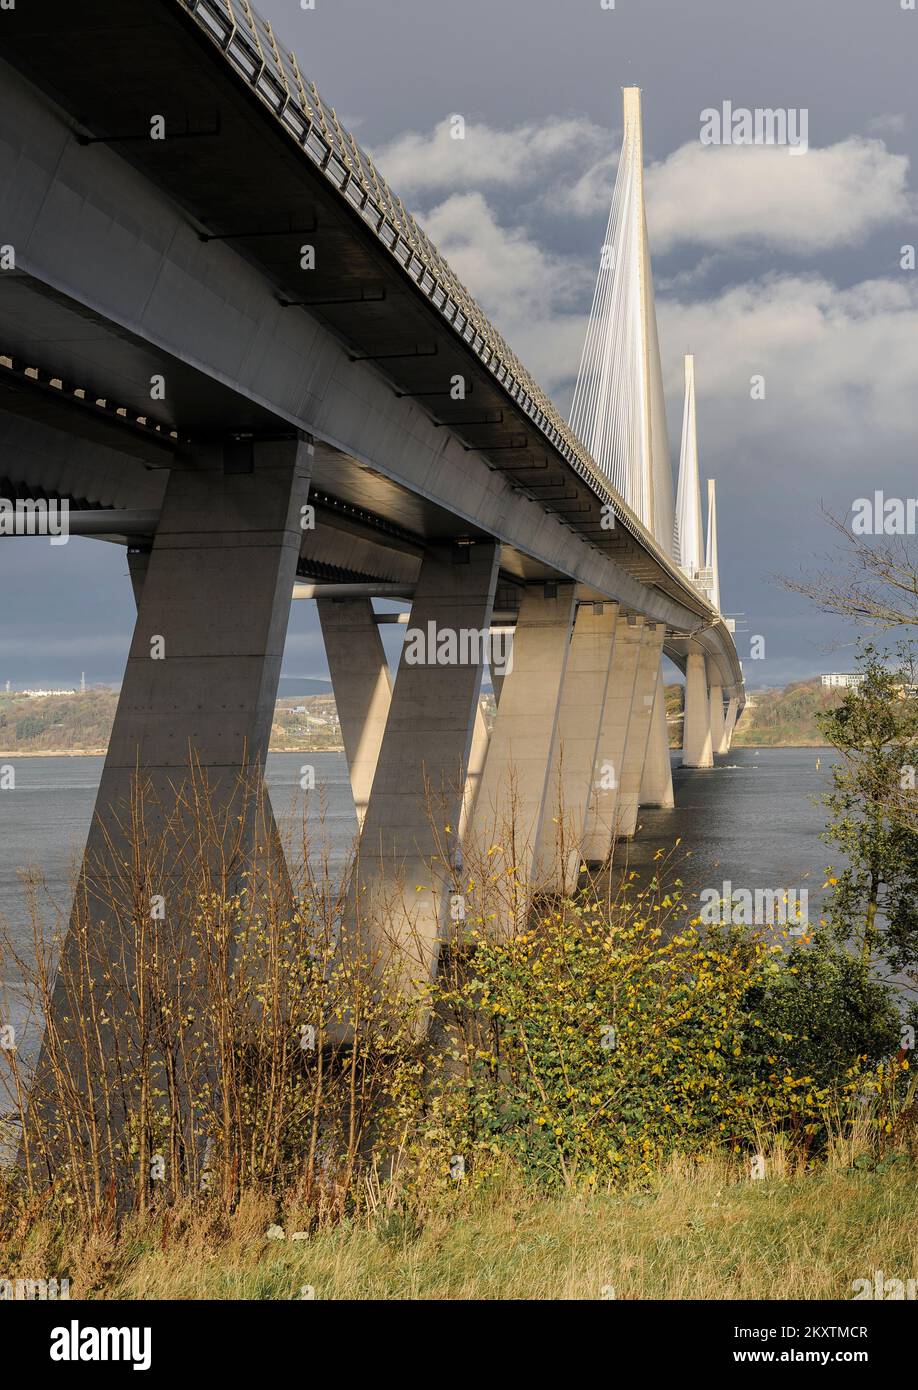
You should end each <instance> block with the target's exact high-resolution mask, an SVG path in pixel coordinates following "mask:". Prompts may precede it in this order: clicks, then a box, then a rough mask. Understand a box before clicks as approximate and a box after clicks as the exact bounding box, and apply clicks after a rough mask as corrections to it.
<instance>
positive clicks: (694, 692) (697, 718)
mask: <svg viewBox="0 0 918 1390" xmlns="http://www.w3.org/2000/svg"><path fill="white" fill-rule="evenodd" d="M682 766H683V767H713V766H714V750H713V747H712V744H711V702H710V699H709V698H708V676H707V669H706V666H705V659H704V656H703V655H702V653H701V652H689V654H688V657H687V659H686V663H685V719H684V721H683V725H682Z"/></svg>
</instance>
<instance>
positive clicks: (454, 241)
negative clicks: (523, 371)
mask: <svg viewBox="0 0 918 1390" xmlns="http://www.w3.org/2000/svg"><path fill="white" fill-rule="evenodd" d="M420 221H421V224H422V225H423V227H424V229H425V231H426V232H427V233H428V235H429V236H430V237H431V238H432V239H433V241H434V244H435V245H436V246H437V247H438V248H439V250H440V251H441V252H442V254H443V255H444V256H445V257H446V259H447V260H448V261H449V263H450V265H451V266H452V267H453V269H454V270H455V271H456V274H457V275H458V276H459V279H460V280H461V281H462V282H463V284H464V285H466V286H467V287H468V289H469V290H470V292H471V293H472V294H473V295H474V296H475V298H476V299H477V300H478V302H479V303H480V304H481V306H482V308H483V309H484V311H485V313H487V315H488V316H489V318H491V319H492V321H493V322H494V324H495V326H496V327H497V328H498V329H499V330H500V332H501V333H502V334H503V335H504V337H505V338H506V339H507V341H508V342H509V344H510V346H511V347H512V348H513V350H514V352H515V353H516V354H517V356H518V357H519V358H520V360H521V361H522V362H523V363H525V365H526V366H527V367H528V368H529V370H530V371H531V372H532V374H533V375H534V377H535V379H536V380H537V381H538V382H539V384H540V385H541V386H543V387H544V388H545V389H546V390H548V391H551V390H552V389H553V388H554V387H556V386H557V385H559V384H560V383H563V382H564V381H566V380H567V379H568V377H569V376H570V375H571V373H572V371H574V370H576V364H577V362H578V360H579V355H580V351H581V348H582V346H583V339H584V335H585V333H586V312H585V311H584V310H583V308H582V301H583V299H584V297H585V296H586V295H587V294H588V293H589V291H590V290H591V289H592V285H593V279H594V275H595V267H592V266H589V265H587V264H585V263H584V262H582V261H581V260H579V259H577V258H575V257H567V256H558V255H555V254H553V253H551V252H548V251H546V250H545V249H544V248H543V247H541V246H539V244H538V243H537V242H536V241H535V240H534V239H533V238H532V237H531V236H530V235H529V233H528V232H526V231H525V230H524V229H522V228H520V227H503V226H501V225H500V223H499V222H498V220H497V217H496V216H495V213H494V211H493V209H492V208H491V207H490V205H489V204H488V202H487V201H486V200H485V198H484V196H483V195H482V194H481V193H457V194H455V195H454V196H453V197H451V198H447V199H446V201H445V202H443V203H441V204H439V206H437V207H434V208H433V209H432V210H431V211H430V212H428V213H422V214H421V215H420ZM571 363H573V364H574V365H573V368H572V367H571Z"/></svg>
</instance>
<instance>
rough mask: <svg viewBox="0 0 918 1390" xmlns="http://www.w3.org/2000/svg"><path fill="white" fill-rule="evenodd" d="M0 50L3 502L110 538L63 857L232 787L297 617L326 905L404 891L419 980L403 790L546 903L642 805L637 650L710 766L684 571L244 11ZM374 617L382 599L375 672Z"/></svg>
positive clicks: (210, 10)
mask: <svg viewBox="0 0 918 1390" xmlns="http://www.w3.org/2000/svg"><path fill="white" fill-rule="evenodd" d="M0 32H2V36H3V45H2V53H3V59H4V61H3V64H2V67H3V80H2V83H0V243H2V246H3V253H4V257H5V258H4V260H3V265H4V269H3V270H2V271H0V493H2V495H3V496H5V497H7V498H12V499H16V498H19V499H26V498H33V499H34V498H40V499H41V498H43V499H48V500H50V501H54V500H55V499H62V498H68V499H69V501H70V506H71V530H72V532H73V533H75V534H84V535H92V536H99V537H102V538H104V539H107V540H109V541H112V540H115V541H120V542H121V543H123V544H125V545H126V547H127V554H128V561H129V566H130V574H131V580H132V583H133V586H134V592H135V596H136V599H137V621H136V628H135V632H134V637H133V641H132V644H131V648H130V654H129V658H128V662H127V667H126V670H125V673H124V681H123V686H122V690H121V696H120V700H119V704H118V711H117V717H116V721H115V727H114V732H113V736H112V739H111V745H110V748H109V751H108V756H107V758H106V760H105V767H104V772H103V775H102V780H101V785H100V788H99V792H98V800H97V804H96V811H95V816H94V819H93V826H92V829H91V831H90V839H89V846H88V849H87V853H90V852H91V851H94V852H95V853H97V854H98V853H100V852H102V851H103V848H104V846H105V845H109V846H110V845H111V836H112V834H113V827H114V826H115V824H116V820H117V817H116V816H115V814H114V808H116V807H117V806H119V805H123V804H124V802H125V800H126V799H128V798H129V796H130V787H131V782H132V778H133V777H134V776H135V773H136V770H137V768H138V767H140V768H141V769H142V770H143V772H144V774H145V776H147V777H148V778H149V779H150V781H151V783H152V784H153V786H154V787H155V788H156V790H157V792H158V794H159V795H160V796H161V797H162V798H164V799H166V800H168V797H169V796H170V795H171V794H172V792H171V791H170V789H174V787H175V785H176V783H177V781H179V780H180V779H181V778H182V775H183V772H184V771H185V770H186V769H187V767H188V760H189V753H190V752H191V753H192V754H193V756H194V757H195V758H196V759H197V760H198V761H199V763H200V765H201V767H202V768H203V769H205V770H206V771H207V773H208V774H209V775H210V776H211V777H212V779H213V783H212V785H213V786H214V788H215V789H216V790H215V794H216V795H220V794H221V793H220V792H219V788H220V787H223V788H229V787H230V785H231V784H232V782H233V780H234V778H235V777H236V775H237V773H239V771H240V770H241V769H242V768H243V767H244V766H253V767H255V768H256V769H260V768H262V767H263V765H264V760H265V756H266V753H267V745H268V736H269V732H270V726H271V718H272V711H273V708H274V703H275V698H276V695H277V688H278V679H279V675H280V664H281V657H282V651H283V646H284V638H285V632H286V627H287V622H288V616H289V604H290V601H291V597H292V596H293V595H294V593H296V594H298V595H302V596H308V597H309V598H310V600H314V601H315V602H316V603H317V607H318V612H319V617H320V620H321V627H322V632H323V636H324V641H325V647H326V652H327V657H328V664H329V669H330V673H331V678H332V683H333V687H334V693H335V698H336V701H337V705H338V710H339V715H340V720H341V727H342V731H343V738H344V743H345V747H346V751H347V758H348V764H349V769H350V777H351V782H352V787H353V792H354V798H355V802H356V806H357V811H358V819H359V823H360V826H361V843H360V857H359V875H358V876H359V880H360V883H359V889H361V890H364V889H365V890H367V891H370V892H374V891H377V890H379V889H380V888H381V886H382V887H385V888H386V890H387V891H388V889H389V888H391V885H392V883H393V881H394V879H395V878H398V880H399V881H400V882H404V883H405V884H406V885H411V888H410V897H411V904H410V908H406V913H408V912H410V914H411V917H412V929H413V932H414V939H417V940H419V941H420V942H421V956H422V961H421V964H422V965H423V967H424V968H426V969H433V968H435V961H436V943H437V941H438V938H439V932H440V926H441V923H442V920H443V905H442V889H443V885H442V884H438V883H436V882H432V876H431V869H430V860H431V858H432V857H433V855H434V852H435V848H436V846H435V843H434V838H433V836H434V830H433V827H432V826H431V825H430V822H429V813H428V809H427V805H426V799H427V798H428V797H429V795H430V793H431V790H433V791H434V792H435V794H436V795H437V796H438V797H439V798H441V799H442V806H443V814H444V817H445V819H444V821H443V824H444V825H448V826H449V827H450V830H449V836H450V842H451V845H452V849H451V853H453V854H455V855H456V856H458V855H460V854H461V853H462V845H463V843H464V844H468V843H470V842H472V841H474V842H476V843H484V842H487V840H488V839H489V838H490V837H492V836H494V835H495V834H499V833H500V827H501V825H502V824H503V823H504V822H505V819H506V817H507V816H508V815H509V814H510V812H511V809H512V813H513V816H514V817H515V820H516V831H515V834H516V838H517V842H518V844H519V846H521V849H520V853H521V855H522V859H523V863H524V866H525V867H529V868H531V870H532V874H533V877H534V879H535V880H538V881H543V882H547V883H551V884H552V885H554V886H557V887H565V886H570V884H571V882H572V881H573V879H574V878H575V876H576V872H577V868H578V865H579V862H580V860H581V858H585V859H587V860H590V861H597V862H603V861H605V860H606V859H607V858H608V856H609V853H610V849H611V847H612V844H613V840H614V838H615V836H617V835H620V836H628V835H630V834H632V833H633V832H634V829H635V825H636V819H637V816H638V808H639V805H640V804H651V805H671V804H672V780H671V776H670V764H669V756H668V745H667V737H666V715H665V708H664V703H663V690H662V682H661V677H660V659H661V654H662V653H664V652H665V653H667V654H668V655H669V656H670V657H671V658H672V659H673V660H674V661H675V662H676V663H677V664H678V665H679V666H680V667H681V668H682V669H683V670H684V671H685V673H686V679H687V699H686V718H685V748H684V760H685V761H686V762H687V763H689V764H691V765H695V766H706V765H708V766H709V765H710V764H711V762H712V754H713V753H714V752H716V751H721V752H723V751H726V749H727V748H728V747H729V743H730V738H731V734H732V727H733V723H734V722H735V720H736V718H737V717H738V715H739V714H740V712H741V711H742V708H743V704H744V688H743V676H742V671H741V668H740V664H739V661H738V659H737V655H736V649H735V646H734V642H733V638H732V635H731V632H730V630H729V627H730V625H729V624H728V623H727V622H726V621H725V620H724V618H723V617H722V616H721V613H720V611H719V595H717V594H716V593H715V592H714V591H713V590H712V588H711V583H710V576H711V566H710V564H709V565H708V566H707V570H706V573H707V580H705V579H704V576H703V575H701V568H702V567H701V566H700V565H698V564H697V563H696V564H695V570H693V569H692V568H691V566H687V564H686V561H685V555H684V554H683V556H682V558H681V560H680V558H679V556H678V555H676V554H675V552H674V550H673V546H672V544H671V543H670V541H671V536H670V535H667V534H665V529H661V527H662V526H663V524H664V523H663V522H662V521H661V520H660V518H664V519H665V517H664V510H663V508H662V505H661V504H660V503H659V496H658V500H657V505H656V510H654V508H653V507H651V509H650V511H648V510H647V509H646V508H642V506H641V503H640V499H639V498H638V499H635V498H633V497H627V496H626V495H624V494H623V491H622V489H621V488H619V487H617V486H615V485H614V482H613V478H614V476H615V475H614V473H612V474H610V472H609V471H608V470H605V471H604V469H603V467H602V466H601V465H600V463H599V462H598V461H597V459H596V458H594V457H593V456H592V454H591V452H590V449H589V445H588V443H585V442H581V439H582V438H583V437H584V436H583V433H582V432H581V434H580V436H578V434H577V433H575V432H574V430H573V429H572V428H571V427H570V426H569V425H568V424H567V423H566V422H565V421H564V420H563V419H562V418H561V417H560V416H559V415H558V413H557V411H556V410H555V408H554V406H553V405H552V404H551V402H550V401H549V400H548V399H547V397H546V396H545V395H544V393H543V392H542V391H541V390H540V389H539V387H538V386H537V385H536V384H535V382H534V381H532V379H531V378H530V377H529V375H528V374H527V372H526V371H525V369H524V368H523V366H522V365H521V364H520V363H519V362H518V361H517V359H516V357H515V356H514V355H513V352H512V351H511V349H510V348H509V347H508V346H507V344H506V343H505V342H504V341H503V340H502V339H501V337H500V336H499V334H498V333H497V332H496V330H495V329H494V328H493V326H492V325H491V324H490V323H489V322H488V321H487V319H486V318H485V316H484V314H483V313H482V311H481V309H480V308H479V307H478V305H477V304H476V303H475V302H474V301H473V300H472V298H471V297H470V295H469V294H468V292H467V291H466V290H465V289H464V287H463V286H462V285H461V284H460V283H459V281H458V279H457V278H456V276H455V274H454V273H453V272H452V270H451V269H450V267H449V266H448V265H447V264H446V263H445V261H444V260H443V258H442V257H441V256H440V255H439V253H438V252H437V250H436V248H435V247H434V246H433V245H432V244H431V242H430V241H429V240H428V238H427V237H426V236H425V234H424V233H423V231H422V229H421V228H420V227H419V226H418V225H417V224H416V222H415V221H414V220H413V219H412V217H411V216H410V215H409V214H408V213H407V212H406V210H405V208H404V206H403V205H402V203H401V201H400V200H399V199H398V197H397V196H396V195H395V194H394V193H393V192H392V191H391V190H390V189H389V187H388V186H387V185H386V183H385V181H384V180H383V178H382V176H381V175H380V173H379V172H378V171H377V170H376V169H375V167H374V165H373V163H372V161H371V160H370V158H369V157H368V156H367V155H366V153H365V152H364V151H362V150H361V149H360V148H359V147H358V146H357V144H356V143H355V141H354V140H353V138H352V137H351V136H350V135H349V134H348V133H347V132H346V131H345V130H343V129H342V128H341V126H340V125H339V122H338V119H337V117H336V115H335V112H334V110H333V109H332V108H330V107H328V106H326V105H325V104H324V103H323V102H322V100H321V98H320V96H319V94H318V92H317V91H316V89H315V87H314V86H313V85H312V84H311V83H310V82H309V81H308V80H307V79H306V78H305V77H304V76H303V75H302V74H301V72H300V69H299V66H298V64H297V61H296V58H295V57H294V56H293V54H291V53H289V52H288V51H287V50H286V49H285V48H284V46H283V44H282V43H281V41H280V39H279V38H277V37H276V36H275V34H274V33H273V31H272V29H271V26H270V25H268V24H267V23H266V22H264V21H263V20H262V19H261V18H260V17H259V16H258V15H257V14H256V13H255V12H254V11H253V10H252V9H251V8H250V6H249V5H248V3H247V0H118V4H117V5H113V4H112V3H111V0H82V3H81V4H80V5H78V6H75V5H73V4H72V3H65V2H64V0H31V3H29V4H23V5H17V6H16V8H15V9H14V10H11V11H8V12H4V13H3V14H2V16H0ZM633 157H634V151H633V149H632V151H631V154H630V155H629V158H632V159H633ZM634 215H635V216H639V217H640V219H641V222H642V223H643V202H642V195H641V200H640V201H639V204H638V206H637V210H636V212H635V214H634ZM638 251H639V253H640V252H641V247H639V248H638ZM646 269H647V266H646V265H645V266H644V270H645V271H646ZM643 278H645V279H646V277H643ZM641 292H642V293H644V294H645V296H646V295H647V293H648V290H647V286H646V283H645V284H644V288H643V290H642V291H641ZM643 302H644V306H645V309H644V312H645V314H646V315H651V314H652V312H653V310H652V296H651V297H650V298H645V300H644V301H643ZM645 326H647V327H648V342H646V343H645V344H644V357H645V362H644V368H643V370H645V371H647V372H648V374H647V375H646V376H645V381H646V382H648V383H650V385H651V387H652V386H653V383H654V382H655V381H656V380H657V376H658V351H657V358H656V362H655V363H654V362H653V361H651V359H650V357H649V356H648V353H650V352H651V350H656V349H655V342H656V339H655V333H656V329H655V323H653V324H650V320H649V318H645ZM651 328H652V334H651V333H650V329H651ZM651 339H652V341H651ZM648 344H649V345H648ZM648 362H649V363H650V368H648V366H647V364H648ZM626 386H627V383H626ZM650 394H651V395H652V394H653V392H652V390H651V392H650ZM693 412H694V399H693V402H692V413H693ZM647 421H648V431H653V430H654V429H655V428H656V425H655V417H653V418H652V412H651V411H650V410H649V409H648V414H647ZM692 429H694V414H693V418H692ZM648 438H649V435H648ZM646 442H647V441H645V443H646ZM683 447H684V450H685V445H684V446H683ZM653 448H655V449H656V450H657V451H659V448H660V439H659V431H658V429H657V437H656V438H655V439H654V441H653ZM689 452H690V451H689ZM683 466H684V468H687V469H688V472H689V475H690V474H691V467H692V460H691V458H689V459H688V462H687V463H686V462H685V460H684V464H683ZM694 468H695V477H694V484H693V486H694V489H695V492H697V458H696V459H695V461H694ZM689 484H690V486H688V487H687V492H688V493H689V494H691V497H690V501H691V502H692V503H694V493H693V492H692V478H691V476H689ZM651 501H652V499H651ZM669 506H670V512H669V516H670V517H671V516H672V502H671V501H670V503H669ZM686 508H688V511H692V507H691V506H688V504H685V505H683V506H682V507H681V510H680V515H682V514H683V513H686ZM712 525H713V518H712V517H710V516H709V545H710V541H711V532H712ZM715 547H716V536H715ZM707 558H708V559H710V556H709V557H707ZM715 569H716V554H715ZM696 571H697V572H696ZM374 596H377V597H378V596H390V597H399V598H404V599H405V600H410V629H408V631H409V632H410V633H413V634H414V638H413V641H412V644H411V647H410V648H409V642H408V640H406V642H405V645H404V649H403V652H402V656H401V659H400V661H399V665H398V670H397V673H396V675H395V677H394V679H392V678H390V673H389V668H388V665H387V662H386V659H385V656H384V653H383V647H382V642H381V640H380V634H379V626H378V622H377V618H376V615H375V614H374V610H373V606H372V599H373V597H374ZM507 629H512V630H513V633H514V635H513V644H512V663H511V664H510V665H509V667H508V666H507V665H506V664H504V665H502V664H501V661H500V660H498V659H495V657H494V643H495V641H496V639H497V638H498V637H499V635H500V633H501V632H505V631H506V630H507ZM419 634H420V636H418V635H419ZM443 634H447V636H448V635H449V634H453V635H454V636H455V638H456V641H457V643H458V647H457V649H456V650H457V652H458V654H457V655H451V654H450V651H449V650H447V649H448V648H449V642H447V643H446V646H445V647H444V648H442V649H441V648H440V647H439V646H438V644H439V643H440V639H441V637H442V635H443ZM468 634H484V638H485V640H484V641H482V642H479V643H477V644H476V643H475V642H474V641H471V640H469V641H465V640H464V637H465V636H467V635H468ZM423 641H427V644H428V645H427V650H426V654H424V651H423ZM419 642H420V644H421V645H420V647H419ZM489 646H490V650H489ZM435 647H437V651H436V652H435V651H434V650H433V649H434V648H435ZM419 651H420V653H421V654H420V656H419V654H418V653H419ZM444 651H445V652H446V655H445V656H444V654H443V652H444ZM489 660H490V665H491V673H492V678H493V684H494V688H495V693H496V695H497V697H498V707H497V715H496V721H495V724H494V727H493V730H492V732H491V733H490V735H488V733H487V731H486V729H485V725H484V721H483V719H482V715H481V712H480V703H479V697H480V688H481V681H482V673H483V669H484V668H485V666H486V664H487V663H488V662H489ZM604 771H605V774H606V775H603V772H604ZM226 795H229V792H228V791H227V792H226ZM511 799H512V808H511ZM559 807H560V808H561V810H562V812H563V815H564V816H565V817H567V818H569V824H570V826H571V827H572V830H573V836H572V838H571V839H570V840H569V844H570V852H569V855H568V856H567V857H566V858H565V859H563V860H562V859H559V857H558V856H557V855H556V854H555V853H554V841H553V837H554V834H555V826H556V824H557V820H558V808H559ZM415 885H422V886H423V889H424V891H423V892H420V893H418V892H416V891H415ZM355 891H358V888H355Z"/></svg>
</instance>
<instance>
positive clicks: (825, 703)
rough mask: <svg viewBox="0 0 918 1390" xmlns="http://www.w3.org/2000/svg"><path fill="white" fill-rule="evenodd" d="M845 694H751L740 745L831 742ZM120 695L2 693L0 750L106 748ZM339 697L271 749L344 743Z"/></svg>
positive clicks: (673, 738)
mask: <svg viewBox="0 0 918 1390" xmlns="http://www.w3.org/2000/svg"><path fill="white" fill-rule="evenodd" d="M682 692H683V687H682V686H681V685H668V686H667V687H666V717H667V723H668V727H669V741H670V745H671V746H672V747H673V748H677V747H679V745H680V744H681V742H682ZM838 700H839V692H838V691H836V690H831V689H828V688H827V687H825V686H823V685H822V684H821V683H820V681H819V679H818V678H817V679H816V680H811V681H797V682H795V684H793V685H788V686H786V687H785V689H784V690H766V691H760V692H758V693H757V694H755V695H752V696H750V697H749V703H748V704H747V706H746V712H745V713H744V715H743V717H742V719H741V720H740V723H739V725H738V726H737V730H736V735H735V738H734V744H736V745H737V746H738V747H746V748H749V747H756V748H764V747H776V748H794V747H810V746H816V745H821V744H824V742H825V740H824V739H823V738H822V737H821V736H820V734H819V730H818V729H817V728H816V715H817V714H818V713H819V712H820V711H821V710H826V709H831V708H832V706H833V705H835V704H837V703H838ZM482 701H483V705H484V713H485V719H486V721H487V723H488V725H489V726H490V724H491V723H492V722H493V718H494V697H493V695H491V693H490V692H487V693H485V694H484V695H483V697H482ZM117 702H118V696H117V693H116V692H115V691H114V690H109V689H106V688H104V687H96V688H93V689H90V690H87V691H86V693H85V694H76V695H38V696H29V695H22V694H15V693H14V694H10V695H6V694H0V753H8V754H15V753H104V752H105V749H106V748H107V746H108V740H109V737H110V735H111V730H112V723H113V722H114V718H115V706H116V704H117ZM341 746H342V745H341V731H340V729H339V727H338V716H337V712H336V710H335V701H334V697H333V696H332V695H304V696H302V697H287V698H285V699H283V700H279V701H278V703H277V705H276V707H275V711H274V721H273V723H272V725H271V750H272V752H275V753H281V752H300V751H302V752H320V751H322V750H323V749H325V750H331V749H339V748H341Z"/></svg>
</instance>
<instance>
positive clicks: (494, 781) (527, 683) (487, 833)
mask: <svg viewBox="0 0 918 1390" xmlns="http://www.w3.org/2000/svg"><path fill="white" fill-rule="evenodd" d="M575 595H576V586H575V585H574V584H567V583H565V584H558V585H556V586H555V593H554V596H553V597H547V596H546V591H545V589H544V588H543V587H542V586H539V587H538V588H536V587H532V588H529V589H527V590H526V593H525V595H524V597H523V601H522V604H521V605H520V610H519V617H518V619H517V624H516V631H515V633H514V636H513V661H512V668H511V670H510V671H509V672H508V673H507V676H506V678H505V680H504V683H503V689H502V691H501V697H500V704H499V706H498V709H497V718H496V720H495V721H494V728H493V729H492V731H491V742H490V746H489V748H488V758H487V762H486V763H485V769H484V774H483V776H482V779H481V786H480V787H479V791H478V801H477V804H476V808H475V816H474V818H473V822H472V826H471V829H470V839H471V841H472V843H473V845H474V847H475V852H480V851H481V850H482V849H483V848H485V847H486V846H490V845H493V844H497V845H500V846H501V847H502V850H503V855H504V861H503V862H504V864H510V863H513V864H514V865H515V866H516V875H517V879H518V880H519V882H520V883H521V884H526V883H528V882H529V881H530V879H531V871H532V868H533V864H534V856H535V853H536V847H537V846H538V844H539V841H540V837H541V833H542V820H543V816H545V815H546V805H547V792H548V784H549V772H550V769H551V763H552V750H553V748H554V743H555V738H556V734H557V727H558V711H559V707H560V702H561V690H562V687H563V684H564V674H565V669H566V666H567V661H568V653H569V650H570V638H571V628H572V625H573V622H574V612H575V606H576V605H575ZM548 814H549V818H550V813H548Z"/></svg>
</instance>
